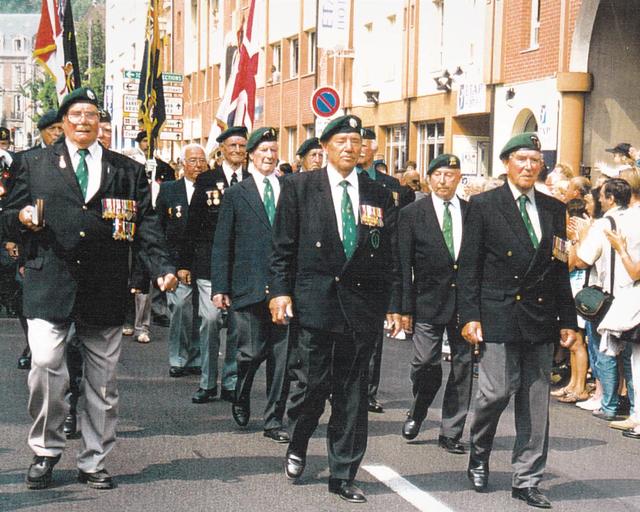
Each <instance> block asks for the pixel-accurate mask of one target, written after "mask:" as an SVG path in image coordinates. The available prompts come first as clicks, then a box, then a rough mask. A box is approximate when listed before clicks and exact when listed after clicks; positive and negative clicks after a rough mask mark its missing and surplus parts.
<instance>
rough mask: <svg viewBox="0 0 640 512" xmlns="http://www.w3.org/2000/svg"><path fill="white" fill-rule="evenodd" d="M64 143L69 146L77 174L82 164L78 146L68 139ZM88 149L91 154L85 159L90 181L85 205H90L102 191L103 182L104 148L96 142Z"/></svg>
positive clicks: (72, 163)
mask: <svg viewBox="0 0 640 512" xmlns="http://www.w3.org/2000/svg"><path fill="white" fill-rule="evenodd" d="M64 141H65V144H66V145H67V150H68V151H69V156H70V157H71V165H73V172H74V173H75V171H76V169H77V168H78V164H79V163H80V153H78V146H76V145H75V144H74V143H73V142H71V141H70V140H69V139H68V138H65V139H64ZM87 149H88V150H89V154H88V155H87V156H86V157H85V162H86V163H87V170H88V172H89V181H88V182H87V194H86V196H85V198H84V201H85V203H88V202H89V201H90V200H91V198H92V197H93V196H94V195H95V194H96V193H97V192H98V190H100V182H101V181H102V146H101V145H100V144H99V143H98V141H97V140H96V141H95V142H94V143H93V144H91V146H89V147H88V148H87Z"/></svg>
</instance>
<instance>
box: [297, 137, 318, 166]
mask: <svg viewBox="0 0 640 512" xmlns="http://www.w3.org/2000/svg"><path fill="white" fill-rule="evenodd" d="M296 155H297V156H298V158H299V159H300V172H307V171H317V170H318V169H320V168H321V167H322V159H323V157H324V153H323V152H322V146H321V145H320V141H319V140H318V137H311V138H310V139H307V140H305V141H304V142H303V143H302V144H300V147H299V148H298V151H296Z"/></svg>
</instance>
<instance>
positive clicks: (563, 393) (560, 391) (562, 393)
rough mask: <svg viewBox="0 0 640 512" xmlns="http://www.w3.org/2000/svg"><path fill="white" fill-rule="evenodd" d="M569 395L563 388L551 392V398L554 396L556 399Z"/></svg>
mask: <svg viewBox="0 0 640 512" xmlns="http://www.w3.org/2000/svg"><path fill="white" fill-rule="evenodd" d="M568 393H569V390H568V389H567V388H566V387H564V388H560V389H556V390H555V391H552V392H551V396H555V397H556V398H559V397H562V396H567V394H568Z"/></svg>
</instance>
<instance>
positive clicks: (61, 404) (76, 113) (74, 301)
mask: <svg viewBox="0 0 640 512" xmlns="http://www.w3.org/2000/svg"><path fill="white" fill-rule="evenodd" d="M98 105H99V102H98V98H97V97H96V94H95V93H94V92H93V91H92V90H91V89H89V88H84V87H83V88H80V89H76V90H74V91H73V92H71V93H69V94H68V95H67V96H66V97H65V98H64V99H63V101H62V104H61V105H60V110H59V114H60V117H61V118H62V126H63V130H64V138H62V139H60V140H58V141H56V142H55V143H53V144H52V145H51V146H48V147H46V148H44V149H43V150H41V151H39V152H34V153H32V154H31V155H26V156H25V157H24V158H22V159H21V161H20V164H19V172H18V178H17V180H16V184H15V186H14V188H13V189H12V191H11V193H10V195H9V198H8V200H7V205H6V209H5V210H4V212H3V215H2V217H1V218H0V221H1V223H0V226H1V227H2V229H3V230H7V231H8V232H9V233H10V234H15V233H18V232H21V233H22V237H23V240H24V242H25V255H24V257H25V275H24V301H23V302H24V316H25V317H26V318H27V319H28V320H27V321H28V325H29V345H30V346H31V352H32V361H31V371H30V373H29V379H28V385H29V412H30V414H31V417H32V418H33V424H32V426H31V430H30V432H29V441H28V442H29V447H30V448H31V450H32V451H33V452H34V453H35V457H34V460H33V463H32V464H31V466H30V468H29V471H28V473H27V477H26V484H27V487H28V488H30V489H44V488H46V487H48V486H49V485H50V484H51V479H52V471H53V467H54V466H55V464H56V463H57V462H58V461H59V460H60V456H61V455H62V451H63V449H64V446H65V436H64V434H63V422H64V418H65V415H66V414H67V411H68V408H69V406H68V404H67V403H66V402H65V400H64V394H65V393H66V391H67V389H68V388H69V374H68V371H67V367H66V365H65V358H64V353H65V340H66V338H67V334H68V332H69V328H70V326H71V324H72V323H75V326H76V332H77V336H78V338H79V340H80V343H81V345H82V352H83V356H84V380H83V383H82V394H83V395H84V396H85V398H86V403H85V407H84V409H83V410H82V412H81V414H80V418H79V420H80V422H79V423H80V430H81V432H82V438H81V444H80V451H79V454H78V459H77V464H78V469H79V473H78V480H79V481H80V482H83V483H86V484H88V485H89V486H90V487H93V488H97V489H111V488H112V487H114V483H113V480H112V479H111V476H110V475H109V473H108V472H107V471H106V469H105V465H104V461H105V458H106V456H107V454H108V453H109V452H110V451H111V449H112V448H113V445H114V443H115V438H116V422H117V416H118V413H117V411H118V389H117V384H116V366H117V363H118V358H119V356H120V346H121V341H122V324H123V322H124V315H125V304H126V300H125V299H126V296H127V294H128V292H129V289H128V278H129V264H128V261H129V250H130V245H131V243H132V242H133V240H134V239H135V241H136V243H139V244H140V246H141V249H142V250H143V251H144V252H145V253H146V254H147V256H148V258H149V261H150V267H151V268H152V269H153V273H154V276H153V277H154V279H155V280H156V282H157V284H158V286H159V287H160V289H161V290H173V289H175V287H176V285H177V280H176V278H175V276H174V272H175V270H174V268H173V267H172V266H171V264H170V262H169V259H168V254H167V250H166V248H165V246H164V237H163V236H162V232H161V230H160V225H159V224H158V219H157V217H156V215H155V213H154V211H153V209H152V208H151V197H150V193H149V185H148V183H147V180H146V177H145V175H144V168H143V167H142V166H141V165H138V164H137V163H135V162H134V161H133V160H131V159H129V158H126V157H123V156H121V155H119V154H117V153H114V152H112V151H109V150H108V149H106V148H103V147H102V146H101V145H100V144H99V143H98V142H97V137H98V129H99V113H98Z"/></svg>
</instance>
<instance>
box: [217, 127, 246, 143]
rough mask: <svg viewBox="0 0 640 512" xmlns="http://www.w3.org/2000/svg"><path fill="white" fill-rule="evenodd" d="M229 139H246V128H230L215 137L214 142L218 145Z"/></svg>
mask: <svg viewBox="0 0 640 512" xmlns="http://www.w3.org/2000/svg"><path fill="white" fill-rule="evenodd" d="M229 137H242V138H244V139H246V138H247V128H246V127H245V126H230V127H229V128H227V129H226V130H225V131H223V132H222V133H221V134H220V135H218V136H217V137H216V142H217V143H218V144H220V143H222V142H224V141H225V140H227V139H228V138H229Z"/></svg>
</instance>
